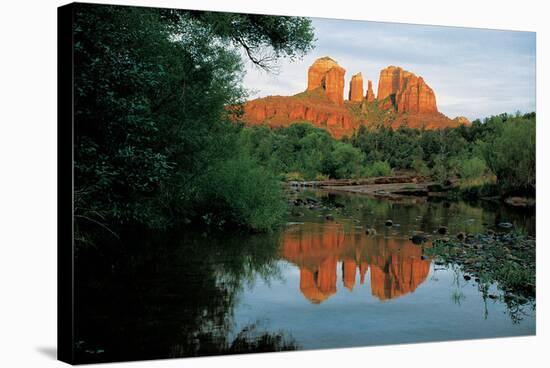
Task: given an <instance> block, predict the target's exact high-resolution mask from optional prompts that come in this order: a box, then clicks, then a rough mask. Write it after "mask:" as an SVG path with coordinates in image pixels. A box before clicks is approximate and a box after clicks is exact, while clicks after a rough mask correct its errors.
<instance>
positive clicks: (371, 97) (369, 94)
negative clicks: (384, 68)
mask: <svg viewBox="0 0 550 368" xmlns="http://www.w3.org/2000/svg"><path fill="white" fill-rule="evenodd" d="M375 98H376V97H374V91H373V90H372V81H371V80H369V83H368V87H367V95H366V96H365V99H366V100H367V102H373V101H374V100H375Z"/></svg>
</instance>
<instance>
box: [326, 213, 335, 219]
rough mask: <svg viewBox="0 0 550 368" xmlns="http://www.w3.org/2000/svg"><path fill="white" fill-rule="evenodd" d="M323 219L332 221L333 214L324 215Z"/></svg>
mask: <svg viewBox="0 0 550 368" xmlns="http://www.w3.org/2000/svg"><path fill="white" fill-rule="evenodd" d="M325 219H327V220H328V221H334V216H332V215H331V214H330V213H329V214H328V215H326V216H325Z"/></svg>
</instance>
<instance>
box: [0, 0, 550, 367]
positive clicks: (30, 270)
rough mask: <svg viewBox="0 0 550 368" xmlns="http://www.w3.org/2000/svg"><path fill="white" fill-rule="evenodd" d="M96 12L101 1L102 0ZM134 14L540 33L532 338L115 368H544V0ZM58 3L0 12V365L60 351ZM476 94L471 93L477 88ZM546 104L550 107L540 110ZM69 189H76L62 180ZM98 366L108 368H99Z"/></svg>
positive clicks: (287, 4) (235, 3) (276, 4)
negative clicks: (248, 15)
mask: <svg viewBox="0 0 550 368" xmlns="http://www.w3.org/2000/svg"><path fill="white" fill-rule="evenodd" d="M95 2H97V3H105V2H106V1H101V0H96V1H95ZM107 3H117V4H129V5H156V6H163V7H175V8H177V7H180V8H195V9H204V10H226V11H241V12H243V11H246V12H254V13H267V14H281V15H302V16H315V17H330V18H343V19H363V20H377V21H394V22H406V23H420V24H436V25H456V26H469V27H482V28H496V29H512V30H528V31H536V32H537V115H538V116H537V117H538V119H537V120H538V124H537V125H538V127H537V164H538V167H537V173H538V175H537V181H538V188H539V190H538V196H537V209H538V215H537V225H538V226H537V238H538V241H537V245H538V246H537V260H538V262H537V292H538V295H537V336H536V337H527V338H506V339H494V340H474V341H460V342H453V343H433V344H414V345H397V346H385V347H370V348H354V349H340V350H324V351H315V352H293V353H276V354H263V355H257V354H253V355H246V356H232V357H217V358H197V359H177V360H162V361H148V362H136V363H121V364H117V365H116V366H120V367H181V366H194V367H219V366H220V365H222V366H223V367H232V366H238V367H256V366H257V365H258V364H260V365H261V366H262V367H281V366H295V365H302V366H304V367H305V366H312V365H316V366H320V367H338V366H341V365H356V364H357V365H361V366H370V367H373V366H396V365H402V366H408V367H409V366H410V367H414V366H422V367H432V366H437V367H475V366H480V365H482V364H483V365H488V366H498V367H518V366H520V367H521V366H540V365H542V364H543V363H542V362H543V361H545V360H546V362H545V363H546V364H548V363H547V360H548V356H549V355H550V354H548V351H549V349H550V348H549V346H550V343H549V342H550V339H549V331H548V328H549V318H548V295H549V293H548V291H546V290H545V288H546V287H547V285H548V282H547V278H548V270H547V269H546V268H545V267H547V265H546V263H547V262H548V253H549V252H548V250H547V249H546V248H547V246H548V245H550V244H549V243H548V240H550V236H549V233H547V232H546V231H545V229H548V228H549V226H550V223H549V220H548V200H549V194H548V192H546V190H545V189H546V188H548V184H549V183H548V179H549V176H548V165H549V160H548V157H549V156H548V154H549V145H548V144H546V145H545V144H544V143H545V141H546V140H548V139H550V132H549V130H550V125H549V124H550V122H547V121H545V119H546V117H547V115H548V114H549V112H548V99H549V95H548V86H549V83H548V75H549V73H548V68H549V67H550V63H549V62H550V56H549V48H550V33H549V28H550V27H549V26H548V23H549V22H550V20H549V19H548V14H549V11H548V9H544V4H545V3H546V2H545V1H540V0H539V1H531V0H522V1H518V0H515V1H505V0H500V1H481V0H477V1H470V0H456V1H453V2H447V1H442V0H434V1H420V0H416V1H410V0H409V1H407V0H392V1H376V0H374V1H369V0H361V1H355V2H354V1H351V0H339V1H330V2H321V1H319V0H318V1H315V2H307V1H298V0H276V1H250V0H231V1H222V0H218V1H215V0H202V1H200V0H186V1H184V0H179V1H177V0H171V1H165V0H164V1H143V0H142V1H139V0H133V1H107ZM63 4H64V2H62V1H57V0H36V1H34V0H33V1H24V0H21V1H18V0H8V1H3V2H2V9H1V10H0V27H1V29H0V41H1V42H0V91H1V96H0V170H1V171H0V216H1V218H0V247H1V248H0V249H1V251H2V253H1V255H0V367H58V366H62V365H64V363H61V362H58V361H56V360H55V354H56V353H55V352H56V267H57V264H56V185H57V184H56V144H57V141H56V17H57V15H56V7H57V6H59V5H63ZM472 88H475V87H474V86H472ZM543 101H546V105H545V104H544V103H543ZM66 180H69V178H68V177H67V178H66ZM101 366H103V365H101Z"/></svg>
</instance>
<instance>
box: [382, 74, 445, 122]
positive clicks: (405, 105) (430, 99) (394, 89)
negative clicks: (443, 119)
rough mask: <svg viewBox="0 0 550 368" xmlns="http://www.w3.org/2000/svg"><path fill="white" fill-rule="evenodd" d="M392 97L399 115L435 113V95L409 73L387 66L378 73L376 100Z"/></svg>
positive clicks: (419, 79)
mask: <svg viewBox="0 0 550 368" xmlns="http://www.w3.org/2000/svg"><path fill="white" fill-rule="evenodd" d="M387 97H393V99H394V101H395V102H394V103H395V105H396V107H397V111H398V112H401V113H406V112H413V113H437V112H438V111H437V106H436V102H435V94H434V92H433V90H432V89H431V88H430V87H429V86H428V85H427V84H426V82H424V79H422V77H417V76H416V75H414V74H413V73H411V72H408V71H406V70H403V69H401V68H399V67H395V66H389V67H387V68H385V69H382V70H381V71H380V82H379V83H378V99H379V100H383V99H385V98H387Z"/></svg>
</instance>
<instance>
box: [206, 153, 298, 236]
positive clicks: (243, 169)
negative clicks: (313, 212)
mask: <svg viewBox="0 0 550 368" xmlns="http://www.w3.org/2000/svg"><path fill="white" fill-rule="evenodd" d="M212 169H213V170H211V172H210V173H208V174H206V175H205V176H204V177H203V178H202V185H201V186H200V188H201V189H200V192H199V193H198V195H197V202H196V203H197V204H198V206H197V211H200V212H201V213H202V217H203V219H204V221H205V222H206V224H207V225H218V226H220V227H221V226H223V225H225V224H233V225H237V226H240V227H246V228H250V229H252V230H257V231H265V230H271V229H273V228H274V227H275V226H276V225H278V224H279V223H280V222H281V221H282V219H283V216H284V214H285V213H286V210H287V206H286V201H285V200H284V195H283V190H282V186H281V183H280V182H279V181H278V180H277V178H276V177H275V175H274V174H273V173H271V172H269V171H268V170H266V169H265V168H263V167H261V166H259V165H258V164H256V163H255V162H254V161H253V160H251V159H250V158H248V157H244V156H243V157H239V158H236V159H230V160H228V161H226V162H224V163H221V164H218V165H216V166H215V167H213V168H212Z"/></svg>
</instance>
